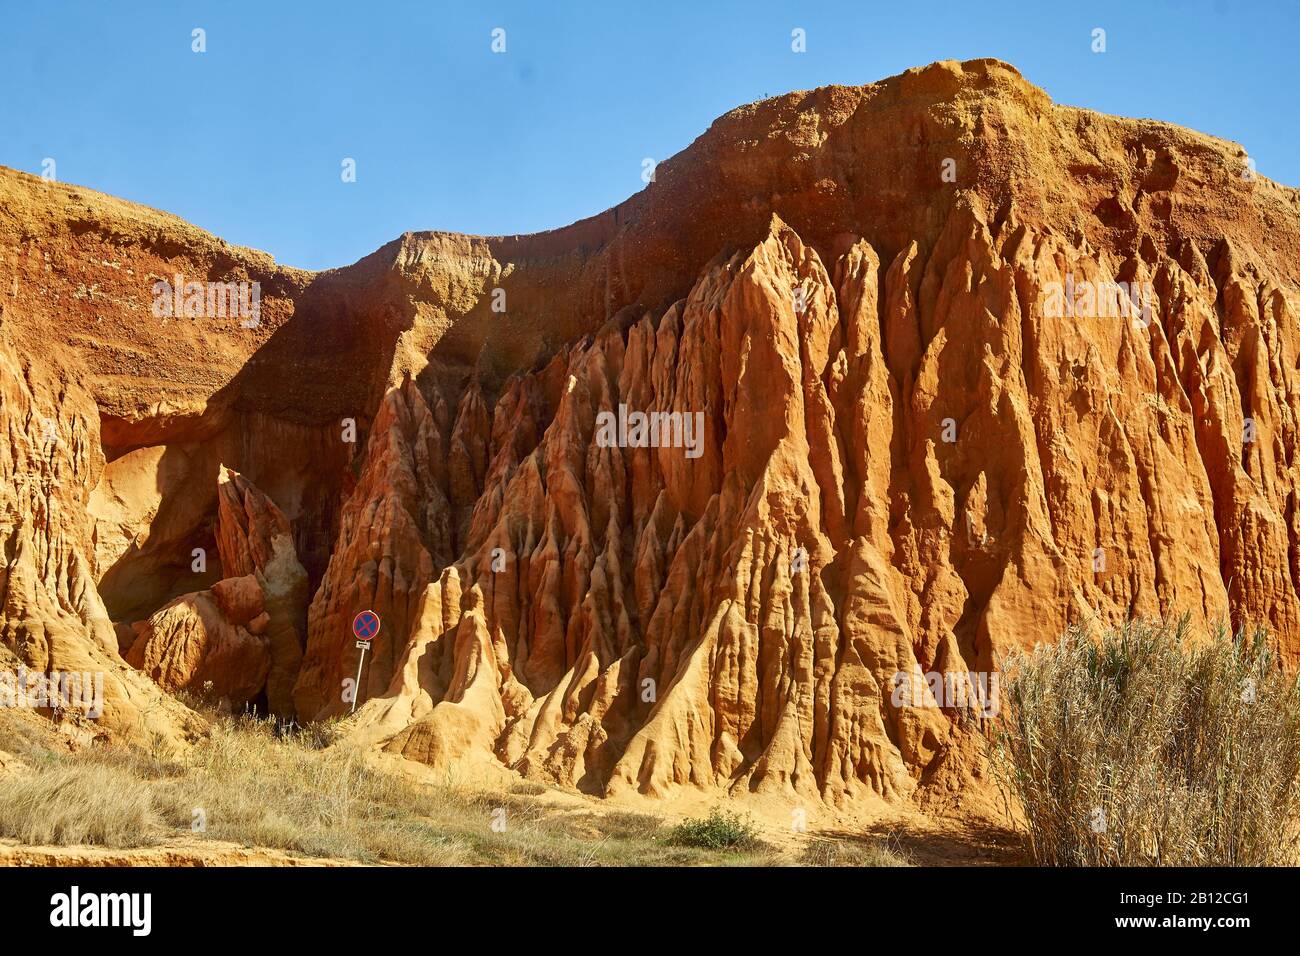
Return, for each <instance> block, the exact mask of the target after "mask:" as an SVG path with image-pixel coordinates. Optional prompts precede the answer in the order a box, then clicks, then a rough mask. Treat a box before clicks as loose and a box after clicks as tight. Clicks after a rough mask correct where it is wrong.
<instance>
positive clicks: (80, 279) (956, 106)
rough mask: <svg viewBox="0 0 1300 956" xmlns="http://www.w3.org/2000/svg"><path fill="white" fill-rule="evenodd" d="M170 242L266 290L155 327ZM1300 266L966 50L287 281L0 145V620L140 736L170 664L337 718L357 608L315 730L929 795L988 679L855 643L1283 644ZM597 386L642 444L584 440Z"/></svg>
mask: <svg viewBox="0 0 1300 956" xmlns="http://www.w3.org/2000/svg"><path fill="white" fill-rule="evenodd" d="M176 275H182V276H184V277H185V278H186V279H187V280H188V279H192V280H196V281H199V282H222V283H225V282H239V281H248V282H257V283H259V286H260V290H261V293H260V294H261V306H260V316H259V321H258V322H257V323H256V324H255V325H253V326H251V327H249V326H248V325H247V324H245V323H241V321H240V320H239V319H238V318H236V317H230V316H227V317H212V316H206V317H197V318H196V317H191V318H186V317H183V316H175V315H173V316H170V317H167V316H163V317H159V316H157V315H155V314H154V310H153V309H151V304H152V302H153V299H154V293H153V287H154V283H155V282H157V281H160V280H165V281H171V279H172V277H173V276H176ZM1298 280H1300V193H1297V192H1296V191H1295V190H1292V189H1289V188H1286V187H1283V186H1280V185H1277V184H1275V183H1273V182H1270V181H1269V180H1267V179H1265V178H1263V177H1260V176H1258V175H1253V174H1251V173H1250V172H1249V168H1248V166H1247V164H1246V156H1245V153H1244V151H1243V150H1242V149H1241V148H1240V147H1239V146H1237V145H1235V144H1232V143H1228V142H1225V141H1222V140H1218V139H1215V138H1212V137H1210V136H1205V135H1202V134H1199V133H1194V132H1191V131H1188V130H1185V129H1181V128H1178V127H1175V126H1171V125H1168V124H1164V123H1159V122H1155V121H1148V120H1128V119H1119V118H1115V117H1107V116H1101V115H1098V114H1095V113H1090V112H1088V111H1086V110H1080V109H1074V108H1070V107H1064V106H1057V105H1054V104H1053V103H1052V102H1051V100H1050V99H1049V98H1048V96H1047V95H1046V94H1045V93H1044V92H1043V91H1041V90H1039V89H1037V88H1036V87H1034V86H1032V85H1031V84H1029V83H1028V82H1027V81H1026V80H1024V79H1023V78H1022V77H1021V76H1020V75H1019V74H1018V73H1017V72H1016V71H1015V70H1014V69H1013V68H1011V67H1009V66H1007V65H1006V64H1003V63H1000V62H997V61H992V60H978V61H971V62H967V63H954V62H945V63H938V64H934V65H932V66H929V67H925V68H922V69H916V70H912V71H909V72H908V73H905V74H903V75H901V76H897V77H893V78H891V79H888V80H884V81H882V82H880V83H876V84H873V85H870V86H865V87H827V88H824V89H819V90H815V91H812V92H805V93H792V94H789V95H786V96H783V97H778V98H776V99H772V100H767V101H764V102H761V103H756V104H752V105H749V106H745V107H742V108H740V109H737V110H735V111H733V112H731V113H729V114H727V115H726V116H724V117H722V118H721V119H719V120H718V121H717V122H715V123H714V124H713V126H712V127H711V128H710V129H709V130H708V131H707V132H706V133H705V134H704V135H703V136H701V137H700V138H699V139H698V140H697V141H696V142H695V143H694V144H692V145H691V146H690V147H689V148H688V149H686V150H684V151H683V152H682V153H680V154H679V155H677V156H675V157H673V158H672V159H670V160H668V161H666V162H664V163H662V164H660V166H659V167H658V169H657V172H656V177H655V181H654V182H652V183H651V184H650V185H649V186H648V187H647V188H646V189H645V190H644V191H642V192H641V193H638V194H637V195H635V196H633V197H632V198H631V199H629V200H627V201H626V202H624V203H622V204H620V205H619V206H617V207H615V208H614V209H611V210H609V211H608V212H606V213H604V214H602V215H600V216H597V217H594V218H592V219H589V220H586V221H583V222H579V223H576V224H574V225H572V226H569V227H567V228H565V229H559V230H556V231H553V232H548V233H543V234H538V235H533V236H510V237H494V238H485V237H474V236H461V235H453V234H448V233H408V234H406V235H404V236H403V237H402V238H400V239H398V240H396V241H394V242H392V243H390V244H388V245H387V246H384V247H383V248H381V249H379V250H378V251H376V252H375V253H373V254H372V255H370V256H368V257H367V258H365V259H363V260H361V261H360V262H358V263H356V264H355V265H352V266H349V267H347V268H343V269H336V270H331V271H328V272H323V273H319V274H312V273H307V272H302V271H299V270H294V269H288V268H284V267H281V266H278V265H277V264H276V263H275V262H274V261H273V260H272V259H270V258H269V257H268V256H266V255H264V254H261V253H258V252H255V251H252V250H248V249H243V248H239V247H234V246H230V245H228V244H226V243H224V242H222V241H221V240H219V239H216V238H214V237H212V236H210V235H208V234H206V233H204V232H201V231H200V230H198V229H196V228H194V227H192V226H189V225H187V224H186V223H184V222H182V221H180V220H178V219H176V218H174V217H171V216H167V215H165V214H162V213H158V212H155V211H152V210H149V209H145V208H142V207H139V206H135V205H132V204H130V203H126V202H122V201H120V200H116V199H112V198H109V197H106V196H102V195H100V194H97V193H93V192H90V191H88V190H84V189H79V188H76V187H70V186H65V185H60V184H53V183H45V182H42V181H41V180H39V179H36V178H34V177H31V176H27V175H24V174H20V173H15V172H12V171H7V170H3V171H0V431H2V433H3V439H2V440H0V598H2V599H3V610H2V612H0V613H2V615H3V619H2V621H0V642H2V643H3V644H4V645H5V647H7V648H8V649H9V650H10V651H12V652H13V653H14V654H16V655H17V656H18V657H19V658H21V660H22V661H23V662H24V663H25V664H26V665H27V666H28V667H29V668H31V669H32V670H33V671H37V672H51V671H69V670H76V671H103V672H105V673H106V674H107V682H106V683H107V687H106V694H105V696H106V706H105V712H104V714H103V715H102V717H100V719H99V725H100V726H102V727H103V728H104V731H105V732H107V733H109V734H121V735H126V736H132V735H137V734H139V733H141V732H147V733H150V734H161V735H164V736H167V737H169V738H171V739H173V740H175V741H177V742H181V741H183V740H184V739H186V738H188V737H192V736H193V735H195V734H197V733H201V732H202V730H201V722H200V721H198V719H197V718H196V717H195V716H194V715H193V714H192V713H191V712H190V711H188V710H187V709H186V708H185V707H183V706H181V704H179V703H178V702H177V701H176V700H174V699H173V698H172V697H171V696H170V695H169V694H168V693H165V691H175V690H182V689H183V690H187V691H190V692H193V693H208V692H210V693H214V694H217V695H219V696H223V697H225V698H227V699H229V700H230V701H231V702H232V703H236V704H248V705H251V706H256V707H258V708H260V709H262V710H264V711H269V712H271V713H275V714H277V715H279V716H281V717H284V718H296V719H297V720H299V721H310V720H317V719H322V718H326V717H330V716H335V715H342V714H345V713H347V712H348V710H349V709H350V706H351V694H352V693H353V691H352V689H351V687H350V682H351V680H352V679H353V678H354V677H355V673H356V667H357V653H358V652H357V650H356V648H355V646H354V640H353V638H352V637H351V634H350V632H349V623H350V621H351V619H352V616H353V615H354V614H355V613H356V612H357V611H360V610H363V609H366V608H371V609H373V610H375V611H376V612H378V613H379V615H380V616H381V618H382V621H383V627H382V630H381V632H380V634H379V636H378V637H377V638H376V639H375V641H374V643H373V652H372V653H371V654H368V655H367V660H366V665H365V668H364V670H363V672H362V679H361V685H360V687H359V688H357V689H356V692H357V693H358V694H359V697H360V701H361V705H360V706H359V707H358V708H357V712H356V715H355V716H354V717H352V718H351V719H350V721H349V722H348V723H347V724H346V727H347V728H348V734H349V739H350V740H351V741H352V742H353V743H356V744H361V745H366V746H372V747H377V748H382V749H385V750H387V751H390V752H393V753H397V754H401V755H403V756H405V757H408V758H410V759H413V760H418V761H422V762H425V763H427V764H430V765H432V766H434V767H436V768H450V767H452V766H453V765H456V764H458V763H460V762H462V761H467V760H469V761H477V762H489V763H493V764H496V765H499V766H502V767H509V768H512V769H513V770H515V771H517V772H519V773H521V774H523V775H525V776H528V777H532V778H536V779H540V780H544V781H549V782H556V783H559V784H562V785H566V786H573V787H576V788H578V789H581V790H583V791H586V792H589V793H595V794H607V793H608V794H612V793H619V792H640V793H645V794H651V795H663V794H668V793H671V792H673V791H674V790H676V789H678V788H684V787H685V788H704V789H706V790H712V789H720V788H726V789H730V790H732V791H757V792H764V793H766V792H770V793H774V794H778V795H787V796H792V797H797V798H800V799H802V798H811V799H820V800H823V801H825V802H827V803H829V804H833V805H846V804H852V802H853V801H855V800H857V799H858V798H860V797H864V796H876V797H883V798H886V799H907V798H920V797H924V796H926V795H927V794H944V793H951V792H955V791H960V790H961V788H963V787H964V786H966V785H967V784H968V783H969V781H970V780H971V778H972V777H973V776H977V775H978V774H979V773H980V758H979V754H980V748H979V740H980V738H981V735H982V734H983V733H984V732H985V730H986V728H987V720H988V719H990V714H989V713H988V712H987V708H984V707H981V706H979V704H978V702H965V703H963V702H956V703H954V702H953V701H952V700H951V699H943V700H934V699H927V700H922V701H919V703H930V704H943V705H945V706H916V704H917V703H918V701H917V700H916V699H910V700H904V701H903V702H901V703H900V702H899V701H898V699H897V695H896V694H895V693H894V689H895V686H896V684H897V681H898V678H897V675H899V674H907V675H914V678H915V683H914V684H913V685H911V686H922V685H923V683H924V679H923V678H922V676H921V675H923V674H928V673H932V672H939V673H961V674H966V673H977V674H989V673H995V672H997V670H998V668H999V666H1000V662H1001V661H1002V660H1003V659H1004V657H1005V655H1006V654H1007V652H1008V651H1010V650H1012V649H1015V648H1019V647H1026V646H1031V645H1033V644H1034V643H1036V642H1040V641H1050V640H1052V639H1053V638H1054V637H1055V636H1056V635H1057V634H1059V633H1060V631H1061V630H1062V629H1063V628H1064V627H1066V626H1067V625H1068V624H1070V623H1072V622H1076V621H1092V620H1099V621H1119V620H1122V619H1124V618H1126V617H1129V616H1134V615H1137V616H1147V617H1165V618H1169V617H1173V616H1178V615H1181V614H1188V615H1190V616H1191V618H1192V621H1193V626H1194V628H1196V629H1199V630H1202V631H1204V630H1207V629H1208V628H1209V627H1210V626H1211V625H1212V624H1213V623H1215V622H1217V621H1226V622H1229V623H1231V624H1233V625H1240V624H1251V623H1260V624H1263V625H1265V626H1266V627H1267V628H1268V629H1269V633H1270V636H1271V640H1272V641H1273V642H1274V643H1275V645H1276V647H1277V648H1278V650H1279V653H1280V656H1281V659H1282V660H1283V661H1284V662H1285V664H1286V665H1287V666H1290V667H1294V666H1295V664H1296V663H1297V659H1298V658H1300V552H1298V550H1297V548H1298V546H1300V508H1298V505H1297V491H1298V488H1297V477H1298V475H1297V469H1296V464H1295V461H1294V454H1295V447H1296V431H1297V426H1298V419H1297V416H1298V414H1300V374H1298V372H1297V363H1298V362H1300V351H1298V349H1300V332H1297V329H1296V328H1295V325H1296V309H1297V299H1296V295H1297V288H1298ZM1061 290H1065V300H1066V301H1065V302H1064V308H1062V295H1061ZM1077 290H1084V292H1085V293H1086V294H1084V295H1079V296H1078V297H1077V298H1076V297H1075V293H1076V291H1077ZM1134 290H1141V293H1142V294H1141V296H1140V297H1139V296H1138V295H1137V294H1136V292H1135V291H1134ZM1130 292H1134V294H1133V296H1132V298H1131V305H1130V299H1129V298H1128V295H1129V293H1130ZM1139 302H1140V303H1141V306H1142V309H1141V310H1139V309H1138V304H1139ZM494 306H495V308H494ZM611 412H612V413H613V416H610V414H609V413H611ZM629 412H640V413H647V414H651V413H662V417H661V418H659V419H656V420H657V421H662V422H664V423H667V422H670V421H673V420H672V419H670V418H669V417H668V416H670V415H673V414H677V415H678V418H677V419H676V423H677V424H676V426H675V430H674V431H673V435H672V436H671V438H672V439H676V440H664V435H662V434H661V435H659V436H658V437H659V439H660V440H657V441H656V442H654V443H650V442H646V443H644V445H645V446H644V447H635V446H636V445H637V444H638V443H637V442H636V440H635V436H632V440H631V441H627V442H624V443H623V445H622V446H620V444H619V443H618V442H612V443H611V442H610V441H607V440H604V439H605V438H606V437H608V435H609V434H610V429H609V427H608V426H609V421H610V419H611V417H615V418H616V417H618V416H620V415H622V416H624V417H626V415H627V414H628V413H629ZM682 426H686V429H683V428H682ZM669 430H671V429H669V428H668V426H667V425H665V429H664V431H665V432H667V431H669ZM625 431H626V430H625ZM684 431H686V433H685V434H683V432H684ZM624 437H628V436H627V435H626V434H625V435H624ZM922 696H923V695H922ZM941 696H943V695H941ZM53 716H55V717H56V718H60V717H61V715H60V714H59V713H57V712H56V713H53Z"/></svg>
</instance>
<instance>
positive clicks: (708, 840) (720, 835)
mask: <svg viewBox="0 0 1300 956" xmlns="http://www.w3.org/2000/svg"><path fill="white" fill-rule="evenodd" d="M668 839H669V842H670V843H675V844H677V845H678V846H693V847H700V848H702V849H706V850H732V849H738V850H744V849H752V848H755V847H757V846H759V845H760V844H759V839H758V828H757V827H755V826H754V823H753V821H752V820H750V819H749V818H748V817H742V816H741V815H740V814H739V813H736V812H727V811H726V810H723V809H722V808H721V807H714V808H713V809H712V810H710V811H709V815H708V816H707V817H705V818H704V819H702V820H699V819H696V820H683V821H682V822H681V823H679V824H678V825H677V826H675V827H673V828H672V831H671V832H670V834H669V838H668Z"/></svg>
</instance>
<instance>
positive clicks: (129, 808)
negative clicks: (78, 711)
mask: <svg viewBox="0 0 1300 956" xmlns="http://www.w3.org/2000/svg"><path fill="white" fill-rule="evenodd" d="M162 829H163V823H162V820H161V819H160V818H159V816H158V814H157V812H156V811H155V810H154V808H153V806H152V804H151V802H150V799H149V787H148V785H146V784H144V783H141V782H140V781H139V780H137V779H136V778H135V777H134V776H132V775H131V774H130V773H127V772H126V771H124V770H121V769H118V768H116V767H111V766H94V765H90V766H81V765H77V764H69V765H66V766H60V765H47V766H46V767H44V768H42V770H41V771H40V772H38V773H36V774H33V775H27V774H22V775H20V774H7V775H5V776H4V777H0V836H3V837H8V838H10V839H14V840H19V841H21V842H23V843H30V844H52V845H57V846H67V845H72V844H95V845H98V846H109V847H130V846H139V845H140V842H141V840H142V839H144V840H148V839H151V838H153V837H156V836H157V835H158V834H160V833H161V832H162Z"/></svg>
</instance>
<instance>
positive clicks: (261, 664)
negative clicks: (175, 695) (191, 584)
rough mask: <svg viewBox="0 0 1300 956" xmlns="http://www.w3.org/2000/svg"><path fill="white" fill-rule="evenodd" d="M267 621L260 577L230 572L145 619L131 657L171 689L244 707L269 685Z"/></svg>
mask: <svg viewBox="0 0 1300 956" xmlns="http://www.w3.org/2000/svg"><path fill="white" fill-rule="evenodd" d="M266 627H267V614H266V612H265V610H264V598H263V594H262V589H261V587H260V586H259V585H258V583H257V579H256V578H255V577H254V576H253V575H251V574H250V575H247V576H246V577H240V578H225V579H224V580H222V581H218V582H217V583H216V584H214V585H213V586H212V589H211V590H209V591H199V592H197V593H195V594H187V595H185V596H184V597H181V598H177V599H176V600H175V601H173V602H172V603H170V604H168V605H167V606H166V607H165V608H163V609H162V610H160V611H158V612H157V613H156V614H154V615H153V616H152V617H150V618H149V619H148V620H147V621H145V622H144V623H143V624H142V625H141V626H140V628H139V635H138V636H137V637H136V639H135V642H134V643H133V644H132V645H131V650H130V651H129V652H127V655H126V660H127V663H129V664H130V665H131V666H132V667H135V668H137V669H138V670H140V671H142V672H143V673H145V674H147V675H148V676H149V677H150V678H151V679H152V680H154V681H155V682H157V684H158V685H159V686H160V687H164V688H166V689H167V690H169V691H179V690H183V691H188V692H190V693H192V694H194V695H196V696H202V697H207V698H212V699H221V700H226V701H229V702H230V703H231V704H233V705H235V706H236V707H242V706H243V705H245V704H247V703H248V702H249V701H250V700H252V699H253V698H254V697H256V696H257V695H258V694H260V693H261V692H262V690H263V688H264V687H265V686H266V679H267V673H268V672H269V671H270V669H271V653H270V642H269V641H268V640H267V638H266Z"/></svg>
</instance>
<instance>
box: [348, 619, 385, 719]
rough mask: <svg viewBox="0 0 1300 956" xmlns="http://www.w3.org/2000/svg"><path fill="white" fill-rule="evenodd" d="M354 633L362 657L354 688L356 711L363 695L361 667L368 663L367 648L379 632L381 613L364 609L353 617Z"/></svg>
mask: <svg viewBox="0 0 1300 956" xmlns="http://www.w3.org/2000/svg"><path fill="white" fill-rule="evenodd" d="M352 633H353V634H355V635H356V638H357V647H359V648H361V659H360V660H358V661H357V680H356V686H355V687H354V688H353V690H352V711H353V713H355V712H356V709H357V698H358V697H360V696H361V668H362V667H364V666H365V663H366V648H367V647H369V646H370V639H371V638H372V637H374V636H375V635H376V634H378V633H379V615H378V614H376V613H375V612H374V611H362V612H361V613H360V614H358V615H357V616H356V617H354V618H353V619H352Z"/></svg>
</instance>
